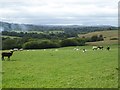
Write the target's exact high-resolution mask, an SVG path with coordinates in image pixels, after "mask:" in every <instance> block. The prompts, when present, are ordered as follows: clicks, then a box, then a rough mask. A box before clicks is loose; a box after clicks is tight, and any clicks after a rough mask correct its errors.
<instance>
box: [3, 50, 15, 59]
mask: <svg viewBox="0 0 120 90" xmlns="http://www.w3.org/2000/svg"><path fill="white" fill-rule="evenodd" d="M12 54H13V51H10V52H2V60H4V57H8V59H9V60H10V57H11V56H12Z"/></svg>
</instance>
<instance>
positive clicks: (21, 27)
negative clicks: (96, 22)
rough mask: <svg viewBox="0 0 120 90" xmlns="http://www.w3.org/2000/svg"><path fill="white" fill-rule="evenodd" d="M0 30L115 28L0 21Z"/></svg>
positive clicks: (73, 31)
mask: <svg viewBox="0 0 120 90" xmlns="http://www.w3.org/2000/svg"><path fill="white" fill-rule="evenodd" d="M0 29H1V30H0V31H23V32H26V31H42V32H44V31H57V30H59V31H60V30H61V31H64V32H66V33H69V32H72V33H88V32H94V31H104V30H115V29H117V27H114V26H80V25H61V26H58V25H32V24H16V23H7V22H0Z"/></svg>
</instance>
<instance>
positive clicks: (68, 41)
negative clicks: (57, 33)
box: [61, 39, 79, 47]
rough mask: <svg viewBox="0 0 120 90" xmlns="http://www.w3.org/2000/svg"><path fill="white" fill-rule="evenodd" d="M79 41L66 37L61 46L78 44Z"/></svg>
mask: <svg viewBox="0 0 120 90" xmlns="http://www.w3.org/2000/svg"><path fill="white" fill-rule="evenodd" d="M78 45H79V43H78V41H77V40H75V39H65V40H62V41H61V46H62V47H66V46H78Z"/></svg>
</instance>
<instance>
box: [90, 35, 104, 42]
mask: <svg viewBox="0 0 120 90" xmlns="http://www.w3.org/2000/svg"><path fill="white" fill-rule="evenodd" d="M103 40H104V37H103V35H99V36H98V35H94V36H92V37H91V39H90V41H91V42H95V41H103Z"/></svg>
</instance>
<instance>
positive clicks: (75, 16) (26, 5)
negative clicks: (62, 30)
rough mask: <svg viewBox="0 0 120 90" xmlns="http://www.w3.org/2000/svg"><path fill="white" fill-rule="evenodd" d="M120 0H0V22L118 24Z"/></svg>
mask: <svg viewBox="0 0 120 90" xmlns="http://www.w3.org/2000/svg"><path fill="white" fill-rule="evenodd" d="M118 1H119V0H0V21H4V22H11V23H20V24H23V23H24V24H36V25H41V24H42V25H43V24H47V25H114V26H117V24H118Z"/></svg>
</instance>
